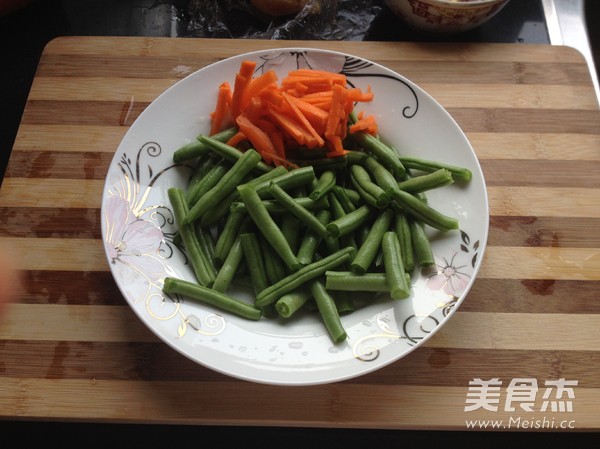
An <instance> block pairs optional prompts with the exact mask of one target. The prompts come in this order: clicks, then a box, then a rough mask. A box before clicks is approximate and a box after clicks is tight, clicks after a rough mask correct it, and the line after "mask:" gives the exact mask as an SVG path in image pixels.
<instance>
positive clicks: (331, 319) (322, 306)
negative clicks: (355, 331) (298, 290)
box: [309, 279, 347, 344]
mask: <svg viewBox="0 0 600 449" xmlns="http://www.w3.org/2000/svg"><path fill="white" fill-rule="evenodd" d="M309 287H310V292H311V293H312V295H313V297H314V298H315V302H316V303H317V307H318V308H319V313H320V314H321V318H322V319H323V322H324V323H325V327H326V328H327V331H328V332H329V335H330V336H331V339H332V340H333V342H334V343H336V344H337V343H341V342H343V341H344V340H346V338H347V334H346V330H345V329H344V326H343V325H342V321H341V319H340V315H339V313H338V311H337V308H336V306H335V301H334V299H333V297H332V296H331V295H330V294H329V292H328V291H327V290H326V289H325V286H324V285H323V283H322V282H321V281H319V280H318V279H315V280H313V281H311V282H310V285H309Z"/></svg>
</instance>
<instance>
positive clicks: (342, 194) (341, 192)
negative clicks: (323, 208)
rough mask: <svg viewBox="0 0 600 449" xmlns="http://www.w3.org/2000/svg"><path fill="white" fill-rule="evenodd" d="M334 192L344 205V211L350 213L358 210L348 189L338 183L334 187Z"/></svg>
mask: <svg viewBox="0 0 600 449" xmlns="http://www.w3.org/2000/svg"><path fill="white" fill-rule="evenodd" d="M333 194H334V196H335V197H336V198H337V200H338V201H339V203H340V205H341V206H342V207H343V209H344V212H346V213H348V212H352V211H354V210H356V205H355V204H354V203H353V202H352V200H351V199H350V195H348V192H347V191H346V189H344V188H343V187H341V186H339V185H336V186H335V187H334V188H333Z"/></svg>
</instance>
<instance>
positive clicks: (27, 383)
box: [0, 374, 600, 430]
mask: <svg viewBox="0 0 600 449" xmlns="http://www.w3.org/2000/svg"><path fill="white" fill-rule="evenodd" d="M524 376H526V374H524ZM510 380H511V379H503V381H504V382H505V383H506V385H504V387H503V388H504V389H505V388H506V387H507V386H508V383H509V382H510ZM549 380H555V379H549ZM570 380H571V379H570ZM575 380H576V379H575ZM540 381H541V382H542V384H543V382H544V381H545V379H540ZM3 384H4V386H5V388H3V389H2V390H1V391H0V414H1V416H20V417H32V418H57V419H69V418H72V419H80V418H81V416H82V415H84V416H87V417H90V418H92V419H93V420H97V421H109V422H110V421H115V420H117V421H118V420H122V421H124V422H133V423H136V422H143V423H149V422H159V423H171V424H191V423H194V424H196V425H210V424H219V423H220V424H223V423H227V425H232V426H235V425H260V426H285V425H290V424H293V425H294V426H308V427H311V426H315V425H316V426H317V427H336V428H378V429H412V430H418V429H430V428H431V427H432V416H435V427H436V428H448V427H452V428H456V429H464V430H466V425H465V420H467V419H469V420H474V419H478V418H479V419H497V420H505V423H506V424H508V421H509V419H510V418H511V417H513V418H516V417H518V416H520V414H519V413H518V412H507V411H505V409H504V400H505V399H506V396H505V395H506V393H505V392H504V393H503V394H502V395H501V399H502V401H501V403H500V404H499V407H498V411H496V412H486V411H474V412H465V411H464V407H465V400H466V393H467V388H468V385H465V386H461V387H437V386H414V385H398V386H388V385H386V386H383V385H370V384H366V385H365V384H363V385H361V387H360V388H361V394H360V395H357V394H356V385H353V384H352V383H339V384H335V385H321V386H312V387H295V388H286V389H285V394H281V393H282V391H283V390H282V389H281V387H277V386H269V385H259V384H256V383H250V382H247V383H240V384H239V385H237V386H236V391H237V392H238V394H236V395H233V396H232V395H231V389H232V386H231V383H230V382H202V381H198V382H176V381H174V382H164V381H148V382H136V383H135V387H133V386H132V382H128V381H118V380H115V381H105V380H103V379H91V380H56V379H21V378H10V377H5V378H3ZM542 388H543V387H542ZM157 391H161V392H165V393H164V394H162V395H161V394H157ZM67 392H68V393H67ZM575 395H576V396H575V398H574V399H573V400H572V402H573V404H574V406H573V411H572V412H568V413H561V414H557V413H546V414H544V413H536V418H539V419H542V417H543V416H544V415H545V416H546V417H547V418H548V419H549V420H550V421H555V422H556V425H558V423H559V422H560V421H561V420H562V419H567V420H569V421H572V422H573V425H574V426H575V429H579V430H585V429H588V428H594V427H595V425H596V424H597V422H598V420H600V411H599V410H598V407H597V403H598V401H600V389H597V388H585V387H579V386H578V387H576V389H575ZM539 396H540V398H539V399H540V404H541V392H540V394H539ZM90 397H93V398H94V399H93V400H90ZM115 398H119V401H118V405H117V404H115ZM223 398H227V400H223ZM365 398H369V400H365ZM57 403H60V404H61V407H56V404H57ZM256 404H261V406H260V407H256ZM517 406H518V404H517ZM247 408H251V409H252V413H247V414H245V415H244V414H241V413H239V410H245V409H247ZM305 410H310V411H311V413H310V416H308V415H307V414H306V413H305V412H304V411H305ZM557 415H558V416H557ZM523 419H529V416H528V414H525V416H523ZM514 425H515V424H513V426H514Z"/></svg>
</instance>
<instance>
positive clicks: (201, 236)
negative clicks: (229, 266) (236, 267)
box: [196, 226, 217, 271]
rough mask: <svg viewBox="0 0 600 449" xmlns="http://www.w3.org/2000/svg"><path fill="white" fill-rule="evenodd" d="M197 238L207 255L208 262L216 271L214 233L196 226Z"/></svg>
mask: <svg viewBox="0 0 600 449" xmlns="http://www.w3.org/2000/svg"><path fill="white" fill-rule="evenodd" d="M196 237H197V238H198V243H199V244H200V248H201V249H202V252H203V253H204V254H205V255H206V260H207V261H208V263H209V264H210V266H211V267H212V268H214V269H215V271H216V268H215V267H216V265H217V264H216V260H215V241H214V239H213V235H212V233H211V232H210V230H209V229H202V228H201V227H200V226H196ZM211 271H212V270H211Z"/></svg>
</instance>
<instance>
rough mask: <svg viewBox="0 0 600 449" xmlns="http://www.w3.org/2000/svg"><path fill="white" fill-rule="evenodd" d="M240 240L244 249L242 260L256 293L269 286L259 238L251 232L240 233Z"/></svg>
mask: <svg viewBox="0 0 600 449" xmlns="http://www.w3.org/2000/svg"><path fill="white" fill-rule="evenodd" d="M240 242H241V244H242V250H243V251H244V260H245V261H246V266H247V267H248V271H249V274H250V282H251V284H252V288H253V290H254V294H255V295H258V294H259V293H260V292H262V291H263V290H264V289H265V288H267V287H268V286H269V280H268V279H267V275H266V270H265V261H264V259H263V254H262V250H261V247H260V240H259V238H258V236H257V235H256V234H255V233H253V232H248V233H246V232H245V233H243V234H240Z"/></svg>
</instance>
